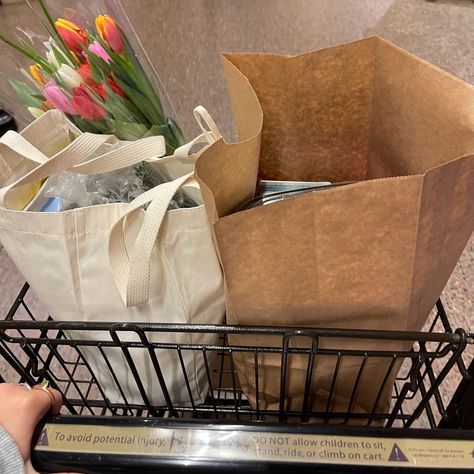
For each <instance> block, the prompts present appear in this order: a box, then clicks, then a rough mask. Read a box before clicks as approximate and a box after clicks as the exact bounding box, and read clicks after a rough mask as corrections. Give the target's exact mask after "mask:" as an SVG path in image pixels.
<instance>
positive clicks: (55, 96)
mask: <svg viewBox="0 0 474 474" xmlns="http://www.w3.org/2000/svg"><path fill="white" fill-rule="evenodd" d="M44 95H45V97H46V100H47V101H48V102H49V103H50V104H51V105H53V106H54V107H56V108H57V109H58V110H61V111H62V112H64V113H66V114H69V115H77V111H76V109H75V108H74V105H73V104H72V101H71V100H70V99H68V98H67V96H66V94H65V93H64V92H63V91H62V90H61V89H60V88H59V87H58V85H57V84H56V83H55V82H54V81H49V82H47V83H46V85H45V86H44Z"/></svg>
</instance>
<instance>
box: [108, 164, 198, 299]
mask: <svg viewBox="0 0 474 474" xmlns="http://www.w3.org/2000/svg"><path fill="white" fill-rule="evenodd" d="M190 184H196V185H197V183H196V182H195V181H194V177H193V173H190V174H187V175H185V176H181V177H180V178H178V179H175V180H174V181H170V182H168V183H164V184H160V185H159V186H156V187H155V188H153V189H150V190H149V191H147V192H145V193H143V194H141V195H140V196H138V197H137V198H135V199H134V200H133V201H132V202H131V203H130V205H129V206H130V207H129V208H128V209H127V210H126V212H125V213H124V214H123V215H122V216H121V217H120V218H119V219H118V220H117V222H115V224H114V225H113V226H112V230H111V232H110V236H109V261H110V266H111V269H112V274H113V277H114V280H115V284H116V286H117V289H118V291H119V293H120V296H121V297H122V300H123V302H124V303H125V305H126V306H127V307H130V306H136V305H139V304H142V303H145V302H147V301H148V299H149V295H150V271H151V254H152V252H153V248H154V245H155V242H156V239H157V237H158V233H159V231H160V228H161V225H162V223H163V220H164V218H165V216H166V213H167V211H168V206H169V204H170V202H171V200H172V199H173V196H174V195H175V194H176V192H177V191H178V190H179V189H180V188H181V187H182V186H185V185H190ZM148 203H150V204H149V206H148V208H147V210H146V211H145V216H144V219H143V223H142V226H141V229H140V231H139V233H138V235H137V237H136V239H135V242H134V244H133V249H132V250H131V252H130V253H129V252H128V250H127V247H126V243H125V234H126V223H127V218H130V217H132V216H133V215H134V214H137V213H140V212H142V206H144V205H145V204H148Z"/></svg>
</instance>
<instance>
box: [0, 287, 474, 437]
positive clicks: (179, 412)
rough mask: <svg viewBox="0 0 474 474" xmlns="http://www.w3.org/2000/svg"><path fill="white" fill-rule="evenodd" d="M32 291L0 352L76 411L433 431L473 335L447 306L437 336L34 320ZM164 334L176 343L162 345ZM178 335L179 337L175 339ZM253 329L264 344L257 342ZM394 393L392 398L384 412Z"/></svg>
mask: <svg viewBox="0 0 474 474" xmlns="http://www.w3.org/2000/svg"><path fill="white" fill-rule="evenodd" d="M27 292H28V286H27V285H25V287H24V288H23V289H22V291H21V292H20V294H19V296H18V298H17V300H16V301H15V304H14V305H13V307H12V309H11V310H10V312H9V314H8V315H7V316H6V318H5V320H4V321H2V322H0V355H1V356H3V357H4V359H5V361H6V362H7V364H8V365H9V366H11V368H12V369H13V370H14V371H15V373H16V374H17V376H16V379H15V380H7V381H10V382H18V381H25V382H28V383H30V384H34V383H36V382H37V381H38V380H40V379H47V380H49V382H50V383H51V384H52V386H54V387H55V388H57V389H58V390H59V391H61V393H62V394H63V397H64V411H65V412H67V413H71V414H79V415H96V416H97V415H98V416H106V415H116V416H117V415H118V416H154V417H170V418H184V419H188V418H195V419H209V420H235V421H257V420H258V421H267V422H284V423H305V422H312V423H314V422H317V423H326V424H327V423H343V424H357V425H377V426H382V425H383V426H395V427H396V426H402V427H407V428H408V427H411V426H420V427H436V426H438V424H439V423H440V422H441V421H442V420H443V419H445V418H446V405H447V400H446V397H444V396H443V395H444V394H443V390H444V388H443V387H444V383H445V381H446V377H447V375H448V374H449V373H452V372H453V371H457V372H459V376H460V377H461V378H465V379H467V378H468V377H469V375H468V372H467V370H466V367H465V365H464V362H463V359H462V354H463V351H464V350H465V348H466V346H467V345H468V344H472V343H473V340H472V337H471V336H470V335H469V334H467V333H466V332H465V331H464V330H462V329H458V330H456V331H455V332H453V331H452V329H451V327H450V324H449V320H448V317H447V315H446V313H445V311H444V309H443V306H442V304H441V302H439V303H438V305H437V308H436V309H435V311H434V312H433V314H432V318H431V319H432V322H431V327H430V331H429V332H425V333H408V332H388V331H368V330H343V329H321V328H286V327H285V328H284V327H234V326H208V325H203V326H196V325H173V324H149V323H146V324H140V323H117V324H112V323H100V322H97V323H90V322H88V323H81V322H56V321H53V320H51V318H48V319H44V318H43V319H40V320H37V319H36V318H35V315H34V314H33V313H32V312H31V311H30V309H29V307H28V304H27V303H26V301H25V297H26V295H27ZM195 333H201V334H207V335H209V343H206V344H203V343H200V344H193V343H189V337H186V338H184V337H182V336H183V335H189V334H195ZM164 334H166V335H167V339H166V341H167V342H162V341H161V340H160V335H164ZM169 334H173V335H174V338H173V340H175V341H176V342H173V343H170V342H169V341H170V339H169ZM235 335H239V336H242V335H244V336H246V338H247V339H248V341H249V344H242V343H241V342H242V338H241V337H240V338H239V339H238V340H239V344H234V343H233V336H235ZM256 336H258V340H259V341H260V344H259V345H255V344H251V342H252V341H254V340H255V337H256ZM183 339H185V340H186V341H187V342H185V343H183V342H181V341H182V340H183ZM302 339H304V341H305V342H304V343H301V340H302ZM244 340H246V339H244ZM374 340H376V341H386V347H387V350H368V349H365V348H364V347H371V344H370V343H371V341H374ZM348 341H358V342H357V344H356V345H355V346H354V344H349V343H348ZM323 342H324V343H323ZM395 343H396V344H395ZM394 344H395V345H394ZM348 347H350V348H348ZM354 347H356V348H354ZM393 347H399V348H401V349H400V350H393ZM243 357H245V360H247V361H249V360H250V361H251V362H252V364H251V367H252V368H253V369H252V370H253V373H252V376H251V377H250V378H251V379H252V380H250V381H249V376H248V371H247V374H246V378H247V379H246V382H245V387H246V388H245V389H244V388H243V387H244V384H243V383H241V382H242V381H243V379H242V380H241V378H242V372H241V370H240V369H239V367H240V366H239V364H240V363H241V360H242V358H243ZM269 357H271V358H273V359H272V360H277V361H278V364H277V373H278V381H277V382H278V387H279V398H278V401H277V403H276V404H273V405H272V404H270V405H269V404H268V403H265V402H264V400H263V397H262V396H261V394H262V393H264V390H265V387H262V384H264V383H265V381H266V379H265V377H264V374H263V373H262V372H264V371H265V370H266V368H265V367H266V365H265V363H264V362H265V361H266V360H268V358H269ZM294 358H299V359H298V360H299V361H300V362H301V363H302V365H303V366H304V368H305V371H304V374H303V382H304V384H303V385H304V391H303V393H302V397H301V403H300V404H299V405H296V406H295V405H293V406H292V405H291V404H288V403H287V401H286V400H287V395H288V393H289V391H291V388H292V387H291V384H292V383H294V382H293V381H294V376H293V370H294V363H293V360H294ZM323 358H324V360H326V361H328V360H330V361H332V364H333V365H332V367H333V370H332V373H331V374H329V375H327V377H329V378H328V380H329V385H328V386H329V390H328V391H327V392H328V393H326V394H325V398H324V399H323V400H322V401H321V403H316V404H315V403H314V401H315V400H314V398H315V397H317V396H318V394H317V390H316V391H315V389H314V381H315V380H317V378H318V377H319V376H320V374H319V373H318V367H319V365H318V364H319V363H320V361H321V360H322V359H323ZM170 361H173V364H175V365H174V366H173V367H175V370H173V371H172V372H170V371H169V370H168V369H169V363H170ZM190 361H191V362H192V363H190ZM348 363H350V364H352V365H351V367H353V369H352V375H351V377H350V378H349V379H348V378H347V373H346V375H344V378H345V379H344V383H345V384H346V392H347V393H348V394H349V395H348V396H347V403H346V405H345V406H344V409H343V410H341V409H340V406H341V405H338V407H339V410H335V409H334V406H335V405H334V403H333V401H334V397H337V396H338V386H339V384H340V383H341V377H342V376H341V374H342V373H343V372H342V370H341V367H343V364H348ZM374 364H375V365H377V364H378V365H383V367H384V374H385V375H384V376H383V377H382V378H379V379H376V380H373V381H370V378H369V379H368V378H367V374H369V375H370V370H371V369H370V368H371V367H372V366H373V365H374ZM326 366H327V364H326ZM267 375H268V374H267ZM368 380H369V381H368ZM348 381H350V382H348ZM348 383H350V386H349V387H348V388H347V384H348ZM196 384H197V385H199V386H200V389H199V391H198V393H199V394H200V395H199V396H196V393H197V392H196V390H195V388H194V387H195V385H196ZM249 386H251V391H250V392H249V390H248V387H249ZM368 391H370V392H371V393H372V398H371V402H370V404H371V406H372V408H371V409H370V410H365V411H364V410H360V409H358V408H357V403H358V400H359V399H360V398H361V396H362V395H363V394H364V393H368ZM385 393H388V394H389V396H391V404H390V406H389V407H388V409H386V410H380V409H379V407H380V404H379V401H380V400H381V398H382V397H383V396H384V394H385ZM364 396H365V395H364Z"/></svg>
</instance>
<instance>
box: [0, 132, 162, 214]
mask: <svg viewBox="0 0 474 474" xmlns="http://www.w3.org/2000/svg"><path fill="white" fill-rule="evenodd" d="M116 141H117V139H116V138H115V137H114V136H113V135H95V134H92V133H84V134H82V135H80V136H79V137H78V138H76V140H74V141H73V142H72V143H71V144H70V145H69V146H68V147H66V148H65V149H64V150H62V151H60V152H59V153H58V154H57V155H55V156H54V157H52V158H51V159H50V160H48V161H47V162H46V163H44V164H42V165H40V166H38V167H37V168H35V169H33V170H32V171H31V172H30V173H28V174H26V175H25V176H24V177H23V178H21V179H19V180H18V181H16V182H15V183H13V184H12V185H11V186H8V187H7V188H5V189H4V190H3V191H2V192H1V193H0V204H1V205H3V206H4V207H5V208H7V209H8V208H9V207H10V203H9V194H10V192H11V191H13V190H14V189H15V188H18V187H20V186H23V185H25V184H28V183H32V182H35V181H39V180H41V179H43V178H47V177H48V176H52V175H53V174H56V173H60V172H63V171H73V172H76V173H80V174H98V173H105V172H107V171H113V170H116V169H120V168H124V167H126V166H132V165H134V164H136V163H139V162H141V161H144V160H147V159H151V158H155V157H157V156H162V155H164V154H165V152H166V146H165V139H164V137H162V136H155V137H148V138H144V139H142V140H138V141H136V142H131V143H127V144H126V145H124V146H122V147H120V148H117V149H115V150H112V151H110V152H108V153H104V154H103V155H100V156H98V157H96V158H93V159H92V160H89V161H86V162H84V160H85V159H86V158H87V157H89V156H91V155H92V153H94V152H95V151H96V150H97V149H98V148H99V147H100V146H102V145H104V144H105V143H113V142H116Z"/></svg>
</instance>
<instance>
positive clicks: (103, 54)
mask: <svg viewBox="0 0 474 474" xmlns="http://www.w3.org/2000/svg"><path fill="white" fill-rule="evenodd" d="M89 51H90V52H91V53H94V54H95V55H96V56H99V58H102V59H103V60H104V61H105V62H106V63H110V61H112V59H111V58H110V56H109V55H108V54H107V51H105V49H104V48H103V47H102V45H101V44H100V43H98V42H97V41H94V42H93V43H92V44H91V45H90V46H89Z"/></svg>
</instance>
